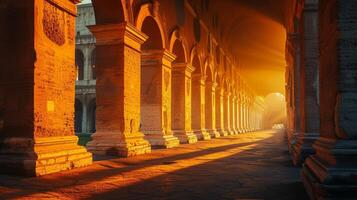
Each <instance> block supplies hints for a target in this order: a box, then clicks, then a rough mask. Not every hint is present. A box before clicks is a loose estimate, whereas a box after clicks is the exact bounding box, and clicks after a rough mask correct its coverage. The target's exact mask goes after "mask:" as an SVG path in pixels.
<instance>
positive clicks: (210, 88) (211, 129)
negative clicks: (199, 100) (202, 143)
mask: <svg viewBox="0 0 357 200" xmlns="http://www.w3.org/2000/svg"><path fill="white" fill-rule="evenodd" d="M216 86H217V84H216V83H212V82H206V94H205V95H206V100H205V106H206V108H205V109H206V110H205V115H206V129H207V132H208V133H209V134H210V135H211V138H218V137H220V136H221V135H220V134H219V132H218V131H217V130H216V103H215V100H216V97H215V94H216V91H215V88H216Z"/></svg>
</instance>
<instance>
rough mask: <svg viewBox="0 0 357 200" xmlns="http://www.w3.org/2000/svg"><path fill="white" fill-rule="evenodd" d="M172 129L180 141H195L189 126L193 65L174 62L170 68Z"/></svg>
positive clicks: (195, 138)
mask: <svg viewBox="0 0 357 200" xmlns="http://www.w3.org/2000/svg"><path fill="white" fill-rule="evenodd" d="M172 70H173V71H172V103H171V108H172V131H173V133H174V136H176V137H177V138H178V139H179V140H180V142H181V143H195V142H197V137H196V135H195V134H193V132H192V126H191V109H192V106H191V90H192V88H191V83H192V77H191V75H192V72H193V67H192V66H190V65H188V64H186V63H174V64H173V68H172Z"/></svg>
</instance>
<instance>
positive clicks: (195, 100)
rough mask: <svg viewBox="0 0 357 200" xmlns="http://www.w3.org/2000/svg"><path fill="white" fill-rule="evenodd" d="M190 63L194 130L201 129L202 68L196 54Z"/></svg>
mask: <svg viewBox="0 0 357 200" xmlns="http://www.w3.org/2000/svg"><path fill="white" fill-rule="evenodd" d="M192 65H193V67H194V68H195V70H194V71H193V73H192V95H191V103H192V112H191V120H192V130H193V131H194V132H196V131H199V130H200V129H201V79H202V70H201V64H200V60H199V58H198V55H197V54H195V55H194V57H193V60H192Z"/></svg>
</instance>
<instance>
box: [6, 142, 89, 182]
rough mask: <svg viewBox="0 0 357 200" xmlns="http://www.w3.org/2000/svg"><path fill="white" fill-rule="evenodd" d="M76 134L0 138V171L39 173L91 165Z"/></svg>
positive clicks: (22, 173) (31, 174)
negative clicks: (34, 137) (1, 139)
mask: <svg viewBox="0 0 357 200" xmlns="http://www.w3.org/2000/svg"><path fill="white" fill-rule="evenodd" d="M77 142H78V137H76V136H64V137H46V138H36V139H35V140H34V139H33V138H7V139H4V140H3V141H1V143H2V144H1V145H0V146H1V148H0V166H1V173H7V174H16V175H25V176H42V175H46V174H51V173H56V172H60V171H64V170H70V169H74V168H79V167H84V166H88V165H91V164H92V154H91V153H89V152H87V150H86V149H85V148H84V147H82V146H79V145H78V144H77Z"/></svg>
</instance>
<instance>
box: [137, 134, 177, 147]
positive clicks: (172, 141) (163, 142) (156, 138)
mask: <svg viewBox="0 0 357 200" xmlns="http://www.w3.org/2000/svg"><path fill="white" fill-rule="evenodd" d="M143 132H144V134H145V137H144V139H145V140H147V141H149V142H150V144H151V147H153V148H165V149H168V148H173V147H177V146H179V145H180V140H179V139H178V138H177V137H175V136H173V135H172V134H171V133H165V132H164V131H161V132H160V131H158V132H160V133H158V132H155V133H152V132H153V131H150V132H147V131H143Z"/></svg>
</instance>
